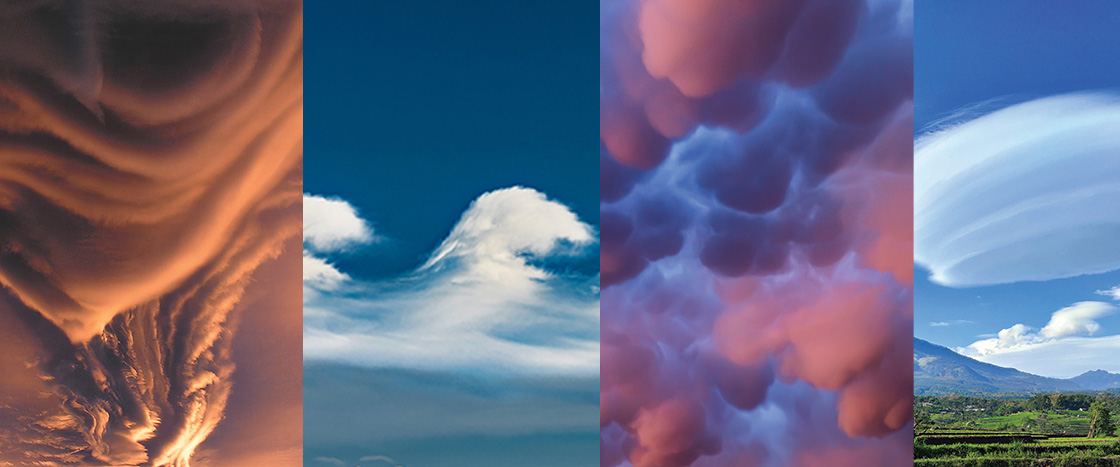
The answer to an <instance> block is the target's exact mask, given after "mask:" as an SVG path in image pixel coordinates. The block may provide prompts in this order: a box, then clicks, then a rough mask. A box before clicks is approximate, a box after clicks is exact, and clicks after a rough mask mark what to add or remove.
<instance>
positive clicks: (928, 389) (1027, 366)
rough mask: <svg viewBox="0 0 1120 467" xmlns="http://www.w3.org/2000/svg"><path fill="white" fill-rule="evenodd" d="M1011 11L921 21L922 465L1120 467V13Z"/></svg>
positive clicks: (942, 12) (930, 7)
mask: <svg viewBox="0 0 1120 467" xmlns="http://www.w3.org/2000/svg"><path fill="white" fill-rule="evenodd" d="M1006 7H1007V5H1002V4H1000V3H997V2H969V1H955V0H953V1H943V2H918V6H917V9H916V12H915V13H916V23H915V24H916V30H917V34H916V43H915V65H916V67H915V97H916V100H915V102H916V104H915V109H916V112H915V129H916V131H915V139H914V145H915V153H914V157H915V159H914V164H915V165H914V182H915V186H914V235H915V239H914V274H915V276H917V277H916V283H915V291H914V313H915V327H914V394H915V396H916V398H915V407H914V416H915V420H916V427H915V435H916V439H915V458H916V463H917V465H948V464H953V465H980V464H978V463H977V462H979V460H977V459H1002V460H1003V462H1007V464H1005V465H1047V463H1051V462H1058V461H1059V460H1060V461H1061V462H1062V463H1063V464H1062V465H1118V462H1120V460H1118V459H1120V441H1118V440H1117V439H1118V438H1117V432H1116V423H1115V422H1114V420H1115V416H1116V414H1117V411H1118V410H1120V313H1117V311H1120V285H1118V284H1120V249H1118V248H1117V247H1116V242H1117V239H1118V238H1120V236H1118V234H1120V210H1118V207H1120V157H1118V156H1120V132H1118V131H1117V130H1118V129H1120V93H1118V92H1117V89H1116V86H1117V83H1118V82H1120V81H1118V77H1117V76H1118V75H1117V71H1118V66H1117V65H1116V60H1115V51H1116V50H1117V47H1120V33H1118V32H1117V30H1116V25H1117V24H1120V5H1117V4H1116V3H1115V2H1108V1H1085V2H1077V3H1072V4H1068V5H1066V4H1062V5H1058V4H1055V3H1052V2H1044V1H1024V2H1018V3H1016V5H1015V8H1014V10H1013V11H1010V13H1011V14H1009V10H1008V9H1007V8H1006ZM1012 463H1014V464H1012Z"/></svg>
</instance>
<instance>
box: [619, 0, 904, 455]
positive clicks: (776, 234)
mask: <svg viewBox="0 0 1120 467" xmlns="http://www.w3.org/2000/svg"><path fill="white" fill-rule="evenodd" d="M910 8H912V7H911V6H910V4H909V3H907V2H895V1H860V0H851V1H848V0H843V1H817V0H797V1H776V0H775V1H770V0H753V1H745V2H744V1H731V0H701V1H691V0H690V1H685V0H618V1H606V2H601V3H600V77H599V83H600V94H599V96H600V128H599V130H600V155H599V159H600V193H601V194H600V210H601V214H602V215H601V219H602V220H601V230H602V232H601V259H600V267H601V274H602V276H601V284H602V295H601V297H602V311H601V323H602V324H601V339H602V343H601V352H602V356H601V386H600V427H601V428H600V447H601V460H600V464H601V465H603V466H612V467H613V466H627V467H629V466H634V467H684V466H693V467H698V466H710V467H717V466H752V465H763V466H779V465H834V464H831V463H830V462H833V461H834V462H836V463H838V464H835V465H902V464H905V463H908V462H910V459H911V458H910V456H911V453H910V450H911V448H910V432H909V428H910V426H911V425H910V420H911V401H912V396H911V394H912V383H911V363H910V361H909V360H910V354H911V341H912V338H911V335H912V321H913V313H912V293H911V291H912V286H913V285H912V284H913V273H912V271H913V258H912V256H911V245H912V242H913V239H912V230H911V225H912V224H911V222H912V218H913V217H912V204H911V200H912V190H913V178H912V176H911V170H912V154H913V152H912V145H913V105H912V94H911V92H912V91H911V89H912V80H913V76H912V75H913V71H912V69H913V68H912V36H913V33H912V21H911V12H910Z"/></svg>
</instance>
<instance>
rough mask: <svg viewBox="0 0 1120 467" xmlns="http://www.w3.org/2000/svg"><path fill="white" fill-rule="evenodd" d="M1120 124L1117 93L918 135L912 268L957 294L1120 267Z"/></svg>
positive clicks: (1034, 105) (1035, 104) (1056, 101)
mask: <svg viewBox="0 0 1120 467" xmlns="http://www.w3.org/2000/svg"><path fill="white" fill-rule="evenodd" d="M1118 125H1120V100H1118V99H1117V97H1116V96H1114V95H1111V94H1103V93H1082V94H1066V95H1059V96H1052V97H1046V98H1041V99H1036V100H1032V101H1028V102H1024V103H1020V104H1016V105H1011V106H1008V107H1006V108H1003V109H1000V110H996V111H994V112H990V113H987V114H985V115H982V116H979V117H976V118H973V119H971V120H967V121H963V122H956V123H955V124H946V125H944V126H943V127H942V128H939V129H937V130H935V131H933V132H931V133H927V134H925V135H923V136H921V137H920V138H918V139H917V141H916V143H915V145H916V146H915V167H914V173H915V186H914V190H915V191H914V193H915V198H914V207H915V211H914V214H915V216H914V222H915V224H914V229H915V232H917V236H916V238H915V243H914V258H915V262H916V263H917V264H919V265H921V266H922V267H924V268H926V269H928V270H929V271H930V279H931V280H932V281H934V282H936V283H938V284H942V285H946V286H951V287H967V286H978V285H992V284H1005V283H1012V282H1019V281H1042V280H1050V279H1057V278H1063V277H1073V276H1079V275H1084V274H1094V273H1103V272H1108V271H1113V270H1116V269H1120V252H1118V251H1117V250H1116V249H1115V248H1111V247H1110V245H1111V244H1112V243H1113V241H1114V239H1115V238H1116V236H1117V235H1118V234H1120V218H1118V217H1117V216H1116V215H1115V212H1116V209H1117V208H1118V207H1120V185H1117V184H1116V183H1115V182H1116V180H1117V179H1118V178H1120V165H1117V164H1116V163H1115V154H1116V153H1117V151H1118V150H1120V134H1117V133H1116V132H1115V131H1114V129H1115V128H1117V126H1118ZM1054 252H1061V254H1054Z"/></svg>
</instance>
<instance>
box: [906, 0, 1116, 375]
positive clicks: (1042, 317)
mask: <svg viewBox="0 0 1120 467" xmlns="http://www.w3.org/2000/svg"><path fill="white" fill-rule="evenodd" d="M915 3H916V5H915V64H916V65H915V86H914V89H915V91H914V92H915V106H914V108H915V128H917V129H918V130H919V133H922V132H923V131H924V130H923V129H928V127H930V126H931V125H934V124H937V123H939V122H941V123H944V121H945V119H948V121H949V122H950V123H959V122H962V121H968V120H971V119H972V118H975V117H977V116H980V115H985V114H990V113H992V112H993V111H996V110H998V109H1003V108H1007V107H1009V106H1014V105H1015V104H1032V105H1038V106H1039V107H1035V108H1036V109H1043V108H1048V109H1050V111H1049V112H1048V114H1049V116H1051V117H1052V118H1053V119H1054V122H1055V123H1054V124H1055V125H1057V124H1058V123H1056V122H1060V121H1062V120H1061V119H1062V118H1068V116H1071V115H1078V112H1080V111H1085V112H1089V111H1096V112H1098V113H1097V115H1104V116H1106V117H1102V118H1115V117H1114V116H1115V115H1116V114H1115V108H1116V107H1115V105H1113V103H1114V102H1113V101H1114V99H1115V95H1116V94H1115V91H1116V85H1117V76H1118V74H1117V73H1118V72H1120V64H1118V63H1117V62H1116V60H1115V58H1114V57H1115V51H1116V50H1117V47H1120V37H1117V35H1116V34H1115V25H1116V24H1117V21H1120V6H1118V5H1117V4H1116V3H1115V2H1109V1H1086V2H1073V3H1069V4H1062V5H1057V4H1054V3H1053V2H1046V1H1033V0H1032V1H1024V2H1016V4H1015V6H1014V8H1008V5H1006V4H1002V3H999V2H975V1H965V0H948V1H920V0H919V1H918V2H915ZM1085 92H1092V93H1096V95H1097V96H1098V97H1095V98H1093V99H1089V102H1082V101H1078V102H1072V101H1073V100H1076V99H1079V97H1077V95H1074V96H1073V97H1071V98H1070V100H1069V101H1066V102H1065V103H1062V104H1054V102H1055V101H1046V100H1039V99H1044V98H1050V97H1053V96H1067V97H1068V96H1070V95H1071V93H1085ZM1094 99H1095V100H1094ZM1046 106H1049V107H1046ZM1018 108H1023V107H1018ZM1038 112H1041V110H1036V111H1035V113H1038ZM1027 114H1029V112H1027ZM992 115H996V114H992ZM998 118H1001V120H998V121H996V120H994V119H992V120H990V121H994V122H996V123H995V124H1007V126H1008V127H1011V126H1012V125H1014V124H1018V122H1020V121H1021V120H1022V119H1017V118H1018V117H1017V116H1014V115H1010V114H1009V113H1006V112H1005V113H1004V114H1002V115H1001V116H999V117H998ZM1066 121H1069V120H1068V119H1067V120H1066ZM1008 122H1010V123H1008ZM991 128H992V127H989V129H991ZM1064 134H1071V133H1069V132H1068V131H1067V132H1064ZM989 135H991V134H990V133H989ZM1009 135H1010V134H1009ZM1083 135H1084V134H1082V136H1081V137H1079V139H1080V141H1072V142H1062V141H1061V140H1060V138H1061V137H1062V135H1057V136H1055V137H1053V138H1051V139H1040V140H1038V141H1035V143H1034V144H1036V145H1042V144H1055V145H1057V146H1058V147H1069V146H1077V144H1082V145H1084V144H1085V143H1084V141H1085V140H1090V141H1094V142H1095V143H1096V144H1099V145H1104V146H1108V145H1110V144H1113V143H1111V142H1108V141H1102V140H1097V139H1095V138H1093V137H1091V136H1088V137H1086V136H1083ZM993 137H994V136H993ZM1008 137H1011V136H1008ZM997 138H998V137H997ZM973 150H976V151H978V152H979V151H980V149H978V148H973ZM1051 152H1053V151H1051ZM1047 157H1061V155H1060V154H1057V153H1056V152H1055V153H1054V154H1053V155H1052V156H1047ZM1106 159H1107V157H1102V158H1099V159H1098V160H1101V161H1105V160H1106ZM1019 160H1020V161H1022V160H1023V159H1019ZM1074 161H1077V162H1074ZM1101 163H1102V164H1107V162H1101ZM1028 164H1029V163H1028ZM1091 164H1092V162H1091V161H1087V160H1086V159H1070V162H1069V163H1068V164H1065V165H1061V166H1058V167H1056V168H1051V169H1049V170H1057V171H1062V170H1064V169H1066V168H1068V169H1070V170H1074V169H1076V170H1086V171H1090V170H1091V169H1093V167H1092V165H1091ZM1013 165H1014V164H1012V165H1004V166H999V167H1000V168H997V169H996V172H1005V171H1006V170H1005V169H1003V167H1006V168H1011V167H1012V166H1013ZM1113 165H1114V164H1113ZM915 170H921V168H920V166H919V167H918V168H916V169H915ZM1101 170H1102V171H1106V170H1110V169H1108V168H1107V166H1106V167H1102V168H1101ZM1051 173H1052V174H1053V172H1051ZM919 175H921V174H919ZM993 175H994V174H993ZM1053 179H1055V178H1054V177H1049V180H1053ZM987 180H988V182H986V183H991V184H992V186H991V187H990V191H989V192H988V193H989V194H994V193H999V192H1012V193H1017V192H1022V196H1020V198H1022V197H1025V196H1027V195H1029V194H1030V193H1032V191H1031V190H1032V188H1031V187H1030V186H1029V185H1033V184H1034V183H1031V184H1027V183H1024V181H1023V180H1024V179H1018V180H1016V179H1013V178H1006V179H1004V178H1002V177H1001V176H995V177H988V178H987ZM1085 183H1088V182H1085ZM1102 183H1105V182H1102ZM1080 185H1081V184H1080V183H1072V184H1071V185H1070V186H1069V187H1067V188H1065V189H1066V190H1072V189H1075V188H1080ZM985 196H986V195H985ZM986 197H990V196H986ZM1098 210H1099V211H1104V212H1110V210H1111V212H1114V211H1115V207H1114V206H1112V207H1110V206H1108V203H1104V204H1102V205H1100V206H1098ZM941 220H943V221H944V220H947V219H946V218H944V217H943V218H941ZM1113 220H1115V218H1114V219H1113ZM1052 221H1054V222H1057V221H1058V219H1055V218H1046V217H1038V218H1036V222H1041V223H1046V222H1052ZM1107 221H1108V220H1107V219H1103V220H1102V219H1088V218H1084V217H1082V218H1076V217H1068V218H1064V219H1061V222H1062V223H1063V224H1062V225H1064V226H1066V227H1068V229H1069V230H1070V231H1072V232H1078V231H1081V232H1088V230H1087V229H1089V228H1091V226H1093V225H1102V224H1101V222H1106V223H1107ZM1112 225H1115V224H1114V223H1113V224H1112ZM920 237H921V236H920V235H919V238H920ZM1112 238H1115V237H1114V236H1113V237H1112ZM1087 243H1099V244H1100V245H1101V248H1110V247H1109V246H1108V245H1109V244H1110V242H1109V241H1107V240H1105V241H1100V242H1093V241H1087ZM1037 248H1044V247H1042V246H1041V244H1039V246H1038V247H1037ZM1085 248H1086V247H1083V246H1081V247H1079V246H1077V245H1069V246H1068V248H1065V249H1060V250H1059V254H1062V255H1067V256H1071V257H1072V256H1075V255H1076V253H1077V252H1078V251H1080V250H1084V249H1085ZM1090 248H1091V247H1090ZM1111 248H1114V246H1112V247H1111ZM919 249H920V248H919ZM1020 266H1021V269H1022V270H1029V269H1031V267H1030V265H1025V266H1023V265H1020ZM1084 268H1085V269H1084V272H1094V271H1095V272H1098V273H1096V274H1088V275H1083V276H1079V277H1066V278H1058V277H1046V275H1045V274H1043V275H1039V276H1037V278H1036V280H1028V281H1011V282H1007V281H1000V282H1003V283H1000V284H993V285H973V284H964V285H963V286H961V284H957V285H958V286H957V287H946V286H944V285H940V284H938V283H935V282H933V281H931V280H930V279H929V271H927V270H925V269H923V268H922V267H921V266H915V276H916V280H915V330H914V333H915V335H916V336H917V337H919V338H922V339H926V340H930V341H932V342H935V343H938V344H942V345H946V346H949V347H951V348H962V347H966V346H968V345H970V344H972V343H974V342H976V341H980V340H984V339H990V338H994V337H996V334H997V333H998V332H999V331H1001V330H1003V329H1010V328H1012V326H1013V325H1016V324H1023V325H1025V326H1028V327H1030V328H1033V332H1035V333H1038V332H1040V330H1041V329H1043V328H1044V327H1045V326H1046V325H1047V323H1048V322H1049V321H1050V319H1051V316H1052V314H1053V313H1055V312H1056V311H1058V310H1060V309H1063V308H1066V307H1070V306H1071V305H1074V304H1075V303H1079V302H1100V305H1093V306H1099V307H1102V310H1105V311H1102V312H1101V313H1099V314H1096V316H1099V317H1098V318H1089V317H1083V318H1081V319H1080V320H1079V321H1077V322H1078V323H1081V324H1086V325H1089V326H1090V327H1092V325H1091V324H1088V322H1089V321H1092V322H1094V323H1096V324H1097V325H1099V326H1100V329H1099V330H1098V331H1096V332H1095V333H1094V336H1095V337H1106V336H1112V335H1115V334H1117V333H1120V317H1118V316H1116V315H1115V314H1114V313H1112V312H1110V311H1107V309H1108V307H1110V306H1112V305H1115V304H1116V301H1115V300H1114V298H1116V297H1111V296H1108V295H1104V294H1098V293H1097V291H1103V290H1108V289H1111V288H1112V287H1115V286H1116V285H1118V284H1120V273H1117V272H1109V273H1100V271H1101V270H1102V267H1090V266H1084ZM1103 269H1107V270H1114V269H1115V268H1111V269H1110V268H1109V267H1107V266H1105V267H1103ZM1091 270H1092V271H1091ZM1008 277H1010V276H1008ZM1086 320H1088V321H1086ZM1028 337H1029V336H1028ZM1069 337H1072V338H1074V339H1075V340H1068V341H1064V342H1047V343H1046V345H1045V346H1043V347H1039V348H1037V349H1034V350H1032V351H1029V352H1026V351H1025V352H1014V353H1009V354H1006V355H1003V356H989V357H986V358H985V360H988V361H991V362H993V363H997V364H1002V365H1008V366H1015V367H1017V368H1020V369H1024V370H1026V371H1032V372H1035V373H1040V374H1045V375H1049V376H1073V375H1076V374H1078V373H1080V372H1082V371H1086V370H1088V369H1094V367H1098V366H1099V367H1100V368H1105V369H1108V370H1110V371H1114V372H1115V371H1120V360H1118V359H1116V358H1108V355H1110V352H1111V355H1115V347H1114V345H1115V344H1109V345H1107V346H1106V347H1107V349H1105V350H1096V351H1091V350H1084V349H1085V348H1086V345H1090V344H1091V345H1101V344H1104V343H1106V342H1108V341H1106V340H1098V341H1092V340H1077V339H1083V338H1085V337H1086V336H1084V335H1077V336H1073V335H1071V336H1069ZM1044 340H1046V339H1044ZM1044 347H1047V348H1044ZM1071 352H1074V353H1071ZM1082 352H1085V353H1084V354H1083V355H1082ZM1059 355H1061V356H1062V357H1064V358H1059ZM1101 357H1103V358H1101Z"/></svg>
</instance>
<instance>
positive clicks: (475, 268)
mask: <svg viewBox="0 0 1120 467" xmlns="http://www.w3.org/2000/svg"><path fill="white" fill-rule="evenodd" d="M589 6H590V5H588V7H589ZM306 8H307V11H306V20H305V27H306V28H307V37H308V41H307V50H306V60H307V67H306V70H307V76H306V80H305V86H306V89H307V94H308V96H309V98H308V102H307V119H306V124H305V129H306V131H305V134H306V138H307V139H306V142H305V152H306V154H307V156H306V159H305V166H304V171H305V173H304V189H305V192H306V193H307V194H306V195H305V201H304V207H305V213H304V215H305V217H304V224H305V244H304V247H305V253H304V269H305V272H304V307H305V319H304V340H305V344H304V358H305V375H304V376H305V392H304V399H305V414H304V420H305V443H306V451H305V458H306V459H307V461H306V462H305V465H308V466H320V465H321V466H332V465H345V466H347V467H350V466H354V465H360V466H363V467H366V466H369V467H381V466H389V467H391V466H397V465H400V466H406V467H411V466H431V467H439V466H456V467H470V466H493V465H541V466H546V467H547V466H554V467H569V466H577V465H590V464H592V463H593V462H595V460H594V459H595V455H596V453H597V452H598V448H597V447H596V446H597V445H596V444H595V442H596V440H597V425H596V423H595V420H596V416H597V414H598V351H599V350H598V328H599V325H598V306H599V305H598V300H599V298H598V288H597V285H598V254H597V252H598V227H597V226H598V220H599V210H598V204H597V197H598V185H597V182H598V170H597V168H596V167H597V166H596V165H595V164H596V162H595V161H594V159H593V157H594V155H595V154H597V152H596V151H597V147H595V146H594V145H593V135H594V131H595V128H597V126H596V125H597V120H595V115H596V112H595V109H596V108H597V107H595V102H594V100H593V93H592V90H593V89H595V88H594V81H593V80H594V71H593V69H594V67H595V65H596V64H597V61H596V59H595V56H594V55H593V52H592V51H593V50H594V48H595V42H594V41H595V37H596V36H595V34H594V31H595V28H596V25H597V22H596V21H595V20H594V17H593V16H592V15H591V12H590V9H589V8H586V9H581V8H576V7H573V4H570V3H539V2H496V1H491V0H484V1H480V2H453V1H449V0H433V1H418V2H387V1H369V2H347V3H336V2H316V3H308V4H307V5H306Z"/></svg>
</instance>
